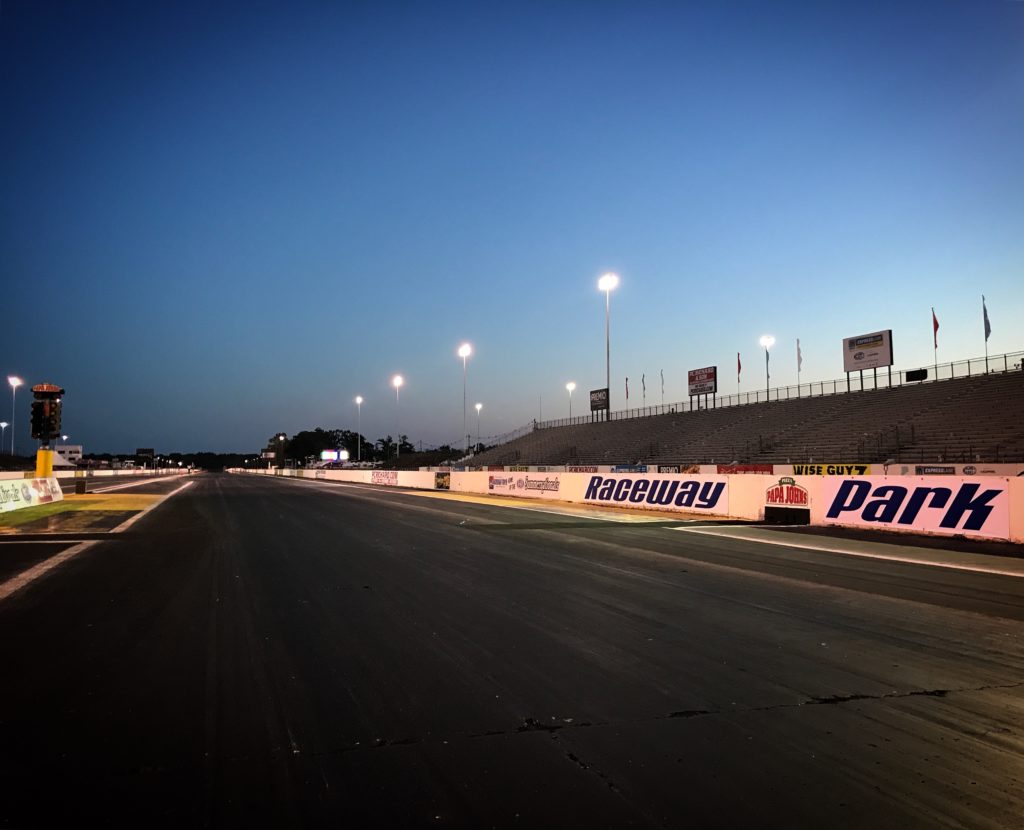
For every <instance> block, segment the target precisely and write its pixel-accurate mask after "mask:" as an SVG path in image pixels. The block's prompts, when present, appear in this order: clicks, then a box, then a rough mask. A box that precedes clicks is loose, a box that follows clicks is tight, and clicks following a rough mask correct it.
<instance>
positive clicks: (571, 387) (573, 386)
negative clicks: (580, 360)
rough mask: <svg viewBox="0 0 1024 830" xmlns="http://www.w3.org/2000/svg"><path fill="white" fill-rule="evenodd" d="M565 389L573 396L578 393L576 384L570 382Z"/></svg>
mask: <svg viewBox="0 0 1024 830" xmlns="http://www.w3.org/2000/svg"><path fill="white" fill-rule="evenodd" d="M565 388H566V389H568V390H569V394H570V395H571V394H572V393H573V392H575V391H576V384H575V383H573V381H571V380H570V381H569V382H568V383H567V384H565Z"/></svg>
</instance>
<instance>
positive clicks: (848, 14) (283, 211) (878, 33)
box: [0, 0, 1024, 451]
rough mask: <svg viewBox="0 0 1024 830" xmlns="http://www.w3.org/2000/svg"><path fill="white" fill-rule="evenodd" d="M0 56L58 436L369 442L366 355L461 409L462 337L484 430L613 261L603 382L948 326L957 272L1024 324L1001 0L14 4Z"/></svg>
mask: <svg viewBox="0 0 1024 830" xmlns="http://www.w3.org/2000/svg"><path fill="white" fill-rule="evenodd" d="M0 69H2V72H0V78H2V80H0V104H2V108H3V109H2V112H3V120H4V124H5V127H4V129H3V130H2V133H0V145H2V146H0V179H2V181H3V183H4V184H3V187H2V188H0V270H2V274H3V285H4V288H3V294H2V299H0V302H2V307H3V309H4V313H3V321H4V337H3V342H4V349H3V358H2V361H0V362H2V364H3V365H2V366H0V370H2V371H3V373H4V374H5V375H6V374H11V373H15V374H18V375H20V376H22V377H24V378H25V379H26V380H27V381H28V382H29V383H36V382H40V381H53V382H57V383H60V384H62V385H63V386H65V387H66V388H67V390H68V394H67V398H66V402H65V404H66V405H65V425H66V429H67V430H68V432H69V434H71V435H72V440H77V441H79V442H81V443H83V444H85V447H86V451H90V450H95V451H104V450H107V451H128V450H132V449H133V448H134V447H136V446H156V447H157V448H158V450H160V451H174V450H182V451H187V450H201V449H211V450H239V451H254V450H256V449H258V448H259V447H260V446H261V445H262V444H263V443H264V442H265V440H266V438H267V437H268V436H269V435H271V434H272V433H274V432H275V431H279V430H285V431H287V432H294V431H296V430H299V429H303V428H312V427H314V426H325V427H345V428H353V427H354V426H355V405H354V403H353V402H352V401H353V398H354V397H355V395H356V394H362V395H363V396H364V397H365V398H366V403H364V405H363V410H362V425H363V431H364V433H365V434H367V435H368V436H369V437H370V438H371V439H372V438H376V437H378V436H380V435H383V434H385V433H388V432H392V433H393V432H394V429H395V416H396V407H395V400H394V392H393V390H392V389H391V388H390V386H389V379H390V377H391V375H392V374H393V373H395V372H401V373H402V374H403V375H404V376H405V377H406V379H407V383H406V386H405V387H404V388H403V390H402V399H401V407H400V413H401V414H400V418H401V420H400V423H401V427H402V431H403V432H405V433H407V434H408V435H409V436H410V438H411V439H412V440H413V441H415V442H419V441H421V440H422V441H423V442H424V443H425V444H428V445H432V444H437V443H442V442H453V443H458V442H459V434H460V433H461V431H462V366H461V361H460V359H459V358H458V357H456V354H455V351H456V348H457V347H458V345H459V343H460V342H462V341H463V340H469V341H470V342H471V343H473V345H474V347H475V350H476V351H475V354H474V355H473V357H471V358H470V361H469V398H470V407H472V404H473V403H474V402H475V401H482V402H483V404H484V410H483V417H482V432H483V433H484V435H492V434H497V433H501V432H504V431H506V430H510V429H514V428H516V427H518V426H520V425H522V424H525V423H527V422H528V421H529V420H531V419H532V418H535V417H537V415H538V408H539V401H540V400H543V417H545V418H552V417H564V416H565V415H566V414H567V408H568V407H567V395H566V392H565V383H566V381H568V380H574V381H576V382H577V383H578V384H579V390H580V391H577V393H576V397H575V398H574V411H575V412H581V411H582V406H583V403H584V395H582V394H581V393H584V392H585V391H586V390H587V389H590V388H596V387H598V386H603V385H604V383H603V378H604V301H603V295H602V294H600V293H599V292H598V291H597V288H596V281H597V278H598V276H599V275H600V274H601V273H603V272H604V271H608V270H613V271H616V272H617V273H619V274H620V276H621V278H622V284H621V286H620V288H619V289H618V290H617V291H616V292H615V293H614V294H613V295H612V375H613V380H612V383H613V396H614V401H613V402H614V404H615V405H616V408H618V407H619V406H621V405H622V404H623V403H624V402H623V401H622V382H623V378H624V377H625V376H627V375H628V376H629V377H630V387H631V399H630V403H634V402H638V397H639V391H640V384H639V379H640V376H641V374H642V373H645V372H646V374H647V378H648V390H649V392H650V394H649V396H648V400H649V401H651V400H652V399H654V400H655V401H656V400H657V399H658V398H659V397H660V395H659V390H658V387H657V382H656V381H655V382H652V378H656V377H657V375H658V372H659V370H664V372H665V379H666V400H667V401H677V400H682V399H683V398H684V397H685V387H686V370H687V369H691V368H697V367H701V366H706V365H714V364H717V365H718V366H719V367H720V369H721V374H722V377H723V378H724V383H723V391H724V392H732V391H735V376H734V375H733V374H732V373H733V367H734V366H735V355H736V352H737V351H739V352H741V353H742V354H743V356H744V383H743V386H744V388H750V389H752V388H754V387H755V386H761V385H763V352H761V351H760V347H759V346H758V338H759V337H760V335H762V334H764V333H766V332H769V333H771V334H773V335H774V336H775V337H776V338H777V339H778V344H777V346H776V347H775V350H774V352H773V358H772V365H773V382H778V383H779V384H787V383H793V382H795V380H796V359H795V339H796V338H797V337H799V338H800V340H801V344H802V349H803V356H804V363H803V374H802V378H803V380H804V381H807V380H812V379H814V380H817V379H830V378H834V377H839V376H841V374H842V361H841V349H840V345H841V339H842V338H843V337H844V336H850V335H854V334H861V333H866V332H870V331H875V330H878V329H883V328H891V329H893V337H894V344H895V352H896V365H897V367H898V368H914V367H916V366H921V365H930V364H931V362H932V359H933V357H932V339H931V337H932V335H931V317H930V314H931V312H930V308H931V306H933V305H934V306H935V308H936V313H937V315H938V318H939V321H940V325H941V329H940V332H939V346H940V348H939V360H940V361H951V360H960V359H964V358H968V357H976V356H979V355H981V354H982V353H983V348H984V342H983V336H982V323H981V297H980V295H981V294H982V293H984V294H985V295H986V297H987V298H988V308H989V315H990V317H991V320H992V327H993V333H992V337H991V339H990V340H989V344H988V345H989V351H990V352H991V353H992V354H997V353H1003V352H1007V351H1016V350H1020V349H1021V348H1024V342H1022V337H1021V325H1020V321H1021V320H1022V319H1024V163H1022V156H1021V148H1022V147H1024V3H1021V2H1013V1H1012V0H1005V1H1004V0H978V1H977V2H928V3H921V4H915V3H898V4H893V3H852V2H851V3H845V4H843V3H824V4H823V3H815V2H806V3H754V2H751V3H746V2H725V3H711V2H708V3H702V4H683V3H665V4H661V3H643V2H641V3H635V2H631V3H625V2H623V3H612V2H592V3H579V4H576V3H549V4H530V3H515V4H506V5H496V4H465V5H460V4H448V3H403V4H387V3H366V4H343V3H295V2H291V3H284V2H282V3H266V2H264V3H261V2H247V3H238V4H231V3H219V4H200V3H194V4H193V3H187V2H175V3H166V4H159V3H104V2H95V3H86V2H68V3H47V2H24V1H23V2H18V0H15V2H9V1H8V2H5V3H4V4H3V5H2V7H0ZM28 397H29V396H28V395H25V394H24V393H23V394H22V395H21V396H19V398H20V400H19V405H20V406H19V409H20V413H21V414H20V416H19V421H20V422H19V423H18V427H19V431H18V441H19V446H20V447H21V448H23V450H25V449H28V448H29V447H30V446H31V442H30V439H29V437H28V424H27V401H28ZM0 401H2V398H0ZM9 412H10V402H9V398H8V404H7V405H6V406H5V405H3V404H2V403H0V417H3V419H4V420H9ZM470 419H471V421H474V420H475V418H474V417H473V415H472V409H471V416H470Z"/></svg>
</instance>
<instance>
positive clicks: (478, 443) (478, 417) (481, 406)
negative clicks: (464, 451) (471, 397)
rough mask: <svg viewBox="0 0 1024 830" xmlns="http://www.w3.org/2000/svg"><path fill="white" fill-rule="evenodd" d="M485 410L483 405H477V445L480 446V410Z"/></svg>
mask: <svg viewBox="0 0 1024 830" xmlns="http://www.w3.org/2000/svg"><path fill="white" fill-rule="evenodd" d="M483 408H484V405H483V404H482V403H478V404H477V405H476V445H477V446H478V447H479V446H480V410H481V409H483Z"/></svg>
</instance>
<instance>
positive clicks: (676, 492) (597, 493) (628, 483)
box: [583, 476, 725, 510]
mask: <svg viewBox="0 0 1024 830" xmlns="http://www.w3.org/2000/svg"><path fill="white" fill-rule="evenodd" d="M724 490H725V482H724V481H696V480H692V479H691V480H689V481H687V480H685V479H684V480H682V481H680V480H678V479H668V478H607V477H605V476H591V478H590V483H589V484H588V485H587V492H586V494H585V495H584V496H583V500H584V501H603V502H629V503H631V504H650V505H655V506H660V507H686V508H691V509H694V510H711V509H712V508H714V507H715V505H716V504H718V500H719V498H721V496H722V492H723V491H724Z"/></svg>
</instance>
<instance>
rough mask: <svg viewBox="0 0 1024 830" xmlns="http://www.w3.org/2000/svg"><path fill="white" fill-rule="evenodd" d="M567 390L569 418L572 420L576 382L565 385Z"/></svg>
mask: <svg viewBox="0 0 1024 830" xmlns="http://www.w3.org/2000/svg"><path fill="white" fill-rule="evenodd" d="M565 388H566V389H568V390H569V418H570V419H572V391H573V390H574V389H575V388H576V383H575V381H571V380H570V381H569V382H568V383H567V384H565Z"/></svg>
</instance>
